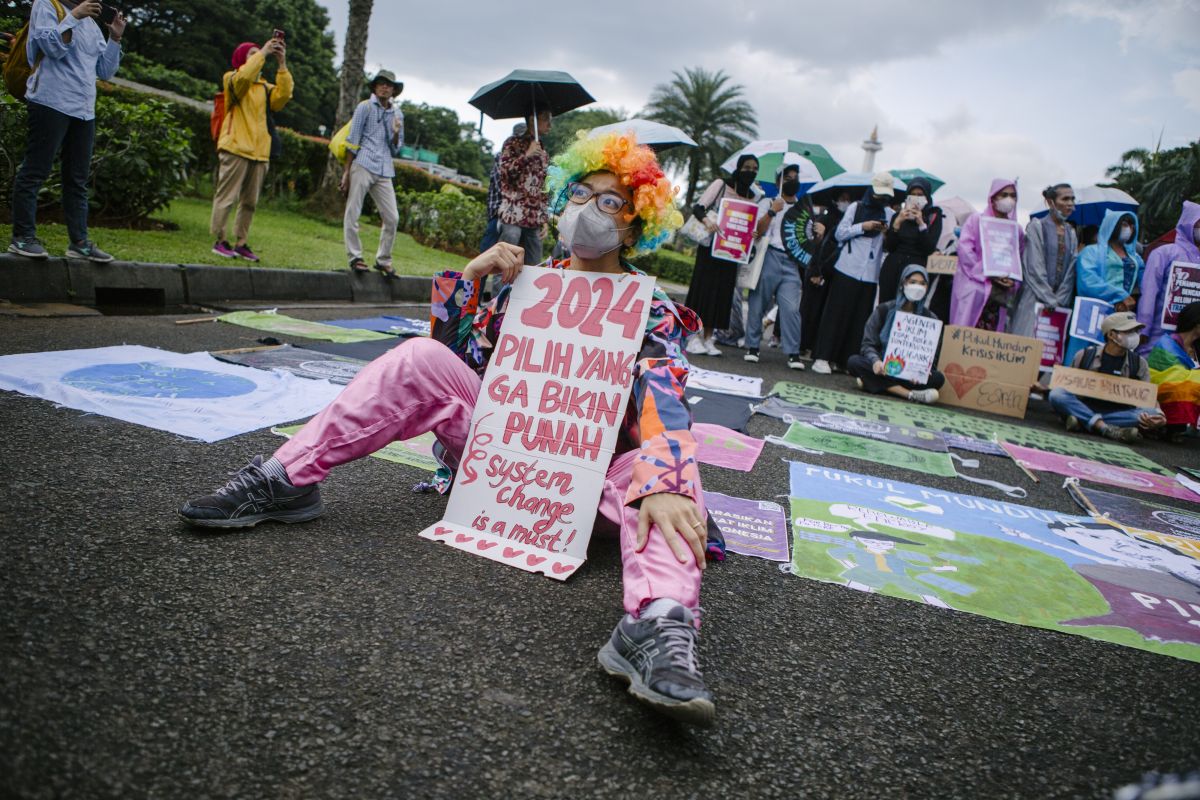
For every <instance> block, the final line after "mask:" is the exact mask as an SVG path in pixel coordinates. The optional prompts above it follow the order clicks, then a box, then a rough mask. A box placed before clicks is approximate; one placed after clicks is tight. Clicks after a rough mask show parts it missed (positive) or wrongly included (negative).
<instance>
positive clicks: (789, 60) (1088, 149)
mask: <svg viewBox="0 0 1200 800" xmlns="http://www.w3.org/2000/svg"><path fill="white" fill-rule="evenodd" d="M322 2H324V4H325V5H326V6H327V7H328V8H329V9H330V14H331V17H332V19H333V27H334V31H335V33H336V35H337V38H338V42H339V46H340V43H341V40H342V38H343V36H344V33H345V24H346V6H347V3H346V2H345V0H328V1H326V0H322ZM367 66H368V70H369V71H370V70H374V69H375V68H378V67H380V66H385V67H387V68H389V69H392V70H394V71H395V72H396V73H397V75H398V76H399V77H400V78H402V79H403V80H404V81H405V83H406V89H405V97H406V98H407V99H409V100H413V101H416V102H428V103H430V104H434V105H444V106H449V107H451V108H453V109H455V110H456V111H458V113H459V115H460V116H461V117H463V118H464V119H467V120H477V119H478V112H477V111H475V110H474V109H472V108H471V107H470V106H469V105H468V104H467V100H468V98H470V96H471V95H472V93H473V92H474V91H475V89H477V88H478V87H479V86H481V85H483V84H485V83H488V82H490V81H493V80H496V79H497V78H500V77H502V76H503V75H505V74H506V73H507V72H508V71H509V70H511V69H514V68H530V69H561V70H566V71H568V72H570V73H571V74H572V75H574V76H575V78H576V79H578V80H579V81H580V82H581V83H582V84H583V85H584V86H585V87H586V88H587V89H588V91H589V92H591V94H592V95H593V96H594V97H595V98H596V100H597V103H598V104H599V105H603V106H611V107H618V108H624V109H626V110H628V111H630V112H637V111H638V110H640V109H641V108H642V107H643V106H644V104H645V103H646V101H647V99H648V98H649V96H650V92H651V90H652V89H653V87H654V85H655V84H657V83H661V82H666V81H669V80H670V78H671V73H672V71H673V70H678V69H682V68H684V67H694V66H701V67H704V68H706V69H709V70H717V69H723V70H725V71H726V72H728V73H729V74H730V75H731V76H732V77H733V79H734V80H735V81H736V82H738V83H740V84H742V85H743V86H744V87H745V89H746V96H747V99H748V100H749V101H750V102H751V103H752V104H753V106H754V107H755V109H756V111H757V112H758V122H759V126H758V127H759V136H760V138H772V139H773V138H785V137H788V138H793V139H801V140H804V141H811V142H818V143H820V144H823V145H825V146H826V147H827V148H828V149H829V150H830V152H832V153H833V155H834V157H835V158H837V159H838V160H839V161H840V162H841V163H842V165H843V166H845V167H846V168H847V169H849V170H852V171H855V170H858V169H859V168H860V167H861V165H862V156H863V153H862V150H861V148H860V142H861V141H862V140H863V139H864V138H866V136H867V135H868V134H869V133H870V131H871V129H872V128H873V127H874V126H875V125H878V126H879V138H880V140H881V141H882V142H883V144H884V149H883V151H882V152H881V153H880V154H879V157H878V160H877V162H876V166H877V167H880V168H885V169H892V168H905V167H921V168H923V169H926V170H928V171H929V172H932V173H934V174H936V175H938V176H940V177H941V178H943V179H944V180H946V181H947V186H946V187H945V188H944V189H943V190H942V191H941V192H939V196H941V197H949V196H951V195H954V194H958V195H962V196H963V197H965V198H967V199H968V200H969V201H971V202H972V203H974V204H975V205H976V206H977V207H978V206H979V204H980V203H982V201H983V195H984V194H985V193H986V191H987V186H988V184H989V182H990V181H991V179H992V178H993V177H999V176H1004V177H1018V178H1019V179H1020V185H1021V187H1022V189H1023V191H1022V192H1021V201H1020V205H1021V210H1022V211H1023V212H1025V213H1028V212H1029V211H1032V210H1035V209H1036V208H1040V207H1041V199H1040V197H1039V193H1040V190H1041V189H1042V187H1044V186H1045V185H1047V184H1048V183H1051V182H1057V181H1059V180H1068V181H1071V182H1073V183H1075V185H1076V186H1081V185H1084V184H1088V183H1095V182H1097V181H1100V180H1102V179H1103V178H1104V170H1105V168H1106V167H1108V166H1109V165H1110V164H1112V163H1114V162H1116V161H1117V159H1118V157H1119V155H1120V154H1121V153H1122V152H1124V151H1126V150H1129V149H1131V148H1135V147H1146V148H1152V147H1153V146H1154V145H1155V143H1156V142H1157V141H1158V140H1159V137H1160V136H1161V140H1162V146H1163V147H1164V148H1166V147H1176V146H1179V145H1182V144H1185V143H1186V142H1188V141H1190V140H1194V139H1195V138H1197V136H1200V0H1156V1H1155V2H1139V1H1138V0H1125V1H1124V2H1121V1H1120V0H1089V1H1088V2H1082V1H1081V2H1057V3H1055V2H1044V1H1043V2H1033V1H1031V0H1009V2H1006V3H1002V4H1001V3H987V4H983V3H963V2H959V0H923V1H922V2H911V3H909V2H887V3H883V2H862V1H861V0H839V1H838V2H827V3H820V4H815V3H811V2H807V3H795V4H794V5H793V6H792V8H791V9H790V10H785V8H784V5H783V4H778V5H774V4H771V5H768V4H765V3H745V2H736V1H734V2H730V0H724V1H723V2H722V1H721V0H689V2H676V0H665V1H664V0H659V2H653V3H619V4H602V3H576V2H565V3H560V4H557V6H556V5H553V4H549V3H544V2H541V3H530V2H523V1H522V0H510V2H507V3H497V2H494V0H492V1H490V2H479V1H478V0H455V2H452V3H445V4H443V3H394V2H387V0H382V1H381V0H377V1H376V3H375V11H374V15H373V17H372V24H371V33H370V37H369V40H368V48H367ZM511 126H512V122H511V121H508V122H503V121H501V122H494V121H492V120H485V122H484V134H485V135H486V136H488V137H489V138H491V139H492V140H493V141H496V142H497V143H498V142H500V141H501V140H502V139H503V137H504V136H505V135H506V134H507V132H508V131H509V130H511Z"/></svg>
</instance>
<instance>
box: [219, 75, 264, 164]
mask: <svg viewBox="0 0 1200 800" xmlns="http://www.w3.org/2000/svg"><path fill="white" fill-rule="evenodd" d="M229 96H230V97H232V98H233V102H232V103H231V104H230V105H229V108H225V92H223V91H221V92H217V93H216V94H215V95H213V109H212V113H211V114H209V118H208V127H209V131H210V133H211V134H212V140H213V144H217V143H218V142H220V141H221V130H222V128H224V127H225V116H226V113H227V112H228V113H232V111H233V109H234V108H236V107H237V104H238V96H237V94H236V93H235V92H234V91H233V80H232V79H230V81H229ZM267 133H268V134H269V135H270V137H271V155H270V159H271V160H272V161H275V160H276V159H278V158H279V157H280V156H282V155H283V137H282V136H280V135H279V131H278V130H276V129H275V116H274V114H273V113H272V112H271V90H270V89H267Z"/></svg>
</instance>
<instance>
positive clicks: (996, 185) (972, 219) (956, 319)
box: [950, 178, 1025, 328]
mask: <svg viewBox="0 0 1200 800" xmlns="http://www.w3.org/2000/svg"><path fill="white" fill-rule="evenodd" d="M1009 186H1011V187H1012V189H1013V191H1014V192H1015V191H1016V190H1017V182H1016V181H1013V180H1009V179H1007V178H996V179H995V180H994V181H992V188H991V189H989V190H988V202H987V207H986V208H984V210H983V211H982V212H977V213H975V214H972V215H971V216H969V217H967V221H966V222H964V223H963V226H962V233H961V234H959V237H958V272H957V273H955V275H954V286H953V288H952V291H951V295H950V324H951V325H962V326H964V327H967V328H974V327H975V326H976V325H978V324H979V317H980V316H981V315H982V314H983V308H984V306H986V305H987V301H988V297H989V296H990V295H991V292H992V279H991V278H988V277H986V276H985V275H984V274H983V250H982V245H981V244H980V241H979V216H980V214H981V213H982V214H983V215H984V216H988V217H999V218H1001V219H1016V218H1017V212H1016V211H1015V210H1014V211H1013V213H1012V214H1011V215H1006V214H1001V213H1000V212H999V211H997V210H996V207H995V205H994V204H993V202H994V200H995V197H996V195H997V194H999V193H1000V191H1001V190H1003V189H1006V188H1008V187H1009ZM1018 237H1019V240H1020V248H1021V253H1022V254H1024V252H1025V231H1019V233H1018ZM1020 288H1021V283H1020V281H1017V282H1015V284H1014V285H1013V288H1012V289H1011V290H1009V298H1010V299H1011V298H1012V297H1014V296H1016V293H1017V292H1018V291H1019V290H1020ZM1003 318H1004V312H1003V311H1002V312H1001V319H1002V320H1003ZM1001 327H1002V328H1003V325H1002V326H1001Z"/></svg>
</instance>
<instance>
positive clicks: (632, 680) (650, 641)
mask: <svg viewBox="0 0 1200 800" xmlns="http://www.w3.org/2000/svg"><path fill="white" fill-rule="evenodd" d="M656 602H659V601H656ZM693 621H694V616H693V615H692V612H691V611H690V610H688V609H687V608H684V607H683V606H682V605H678V604H676V606H675V607H674V608H672V609H671V610H670V611H668V612H667V613H666V614H664V615H663V616H658V617H650V618H648V619H634V618H633V617H632V616H630V615H629V614H626V615H625V616H624V617H622V618H621V621H620V622H618V623H617V627H616V629H615V630H613V633H612V637H611V638H610V639H609V640H608V641H607V642H606V643H605V644H604V647H602V648H600V654H599V656H598V660H599V661H600V666H601V667H603V668H604V671H605V672H607V673H608V674H609V675H612V676H613V677H615V678H620V679H621V680H623V681H626V682H628V683H629V693H630V694H632V695H633V696H634V697H636V698H637V699H638V700H640V701H642V702H643V703H645V704H646V705H648V706H650V707H651V708H653V709H654V710H655V711H659V712H661V713H663V714H666V715H667V716H669V717H672V718H674V719H677V720H680V721H681V722H690V723H693V724H696V725H711V724H712V723H713V719H714V718H715V717H716V707H715V706H714V705H713V701H712V695H711V694H709V693H708V690H706V689H705V688H704V678H703V677H702V676H701V674H700V668H699V665H698V664H697V663H696V638H697V636H698V635H699V634H698V633H697V632H696V627H695V625H694V624H693Z"/></svg>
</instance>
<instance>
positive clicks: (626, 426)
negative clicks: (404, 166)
mask: <svg viewBox="0 0 1200 800" xmlns="http://www.w3.org/2000/svg"><path fill="white" fill-rule="evenodd" d="M569 265H570V260H569V259H568V260H566V261H555V262H549V263H547V265H546V266H550V267H553V268H556V269H566V268H568V266H569ZM622 266H623V267H624V268H625V269H626V270H627V271H628V272H631V273H633V274H636V275H642V274H644V273H642V272H639V271H638V270H637V269H636V268H634V267H632V266H630V265H629V264H622ZM480 283H481V282H480V281H466V280H463V279H462V275H461V274H460V273H457V272H442V273H439V274H437V275H435V276H434V278H433V300H432V304H431V314H432V332H431V335H432V337H433V338H434V339H436V340H438V341H440V342H441V343H442V344H444V345H446V346H447V347H449V348H450V349H451V350H453V351H454V352H455V354H457V355H458V356H459V357H460V358H461V359H462V360H463V361H464V362H466V364H467V366H469V367H471V368H472V369H474V370H475V371H476V372H478V373H479V374H480V375H482V374H483V371H484V369H485V368H486V367H487V362H488V359H489V358H490V357H491V353H492V346H493V344H494V343H495V342H496V341H497V340H498V339H499V335H500V326H501V325H502V324H503V323H504V311H505V308H506V307H507V305H508V297H509V294H510V291H511V287H509V286H504V287H503V288H501V289H500V292H499V293H498V294H497V295H496V297H494V298H493V299H492V300H491V301H490V302H488V303H487V304H486V305H484V306H482V307H480V305H479V291H480ZM698 330H700V319H699V317H697V316H696V313H695V312H694V311H692V310H691V309H690V308H687V307H686V306H682V305H677V304H676V303H674V302H672V301H671V299H670V298H669V297H667V295H666V293H665V292H663V291H662V290H661V289H659V288H658V287H657V286H655V287H654V297H653V299H652V300H651V303H650V316H649V317H648V318H647V320H646V331H645V336H644V337H643V339H642V348H641V351H640V352H639V353H638V358H637V364H636V366H635V367H634V371H633V388H632V391H631V392H630V396H629V408H628V409H627V410H626V412H625V417H624V419H623V420H622V422H621V430H620V435H619V436H618V438H617V453H618V454H620V453H624V452H626V451H629V450H633V449H635V448H640V449H641V451H642V452H641V455H640V456H639V457H638V459H637V462H636V463H635V464H634V467H633V478H632V480H631V481H630V483H629V492H628V493H627V494H626V496H625V502H626V504H630V503H636V502H638V501H639V500H641V499H642V498H643V497H646V496H647V495H651V494H657V493H659V492H672V493H675V494H682V495H686V496H687V497H690V498H692V499H693V500H697V499H698V497H697V495H698V494H699V491H700V482H699V477H700V472H699V468H698V466H697V464H696V457H695V456H696V440H695V439H694V438H693V437H692V433H691V425H692V415H691V411H690V409H689V407H688V405H687V401H686V400H685V399H684V396H683V389H684V385H685V383H686V382H687V375H688V362H687V359H686V358H685V357H684V354H683V345H684V342H685V340H686V338H687V336H689V335H690V334H692V333H694V332H696V331H698Z"/></svg>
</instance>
